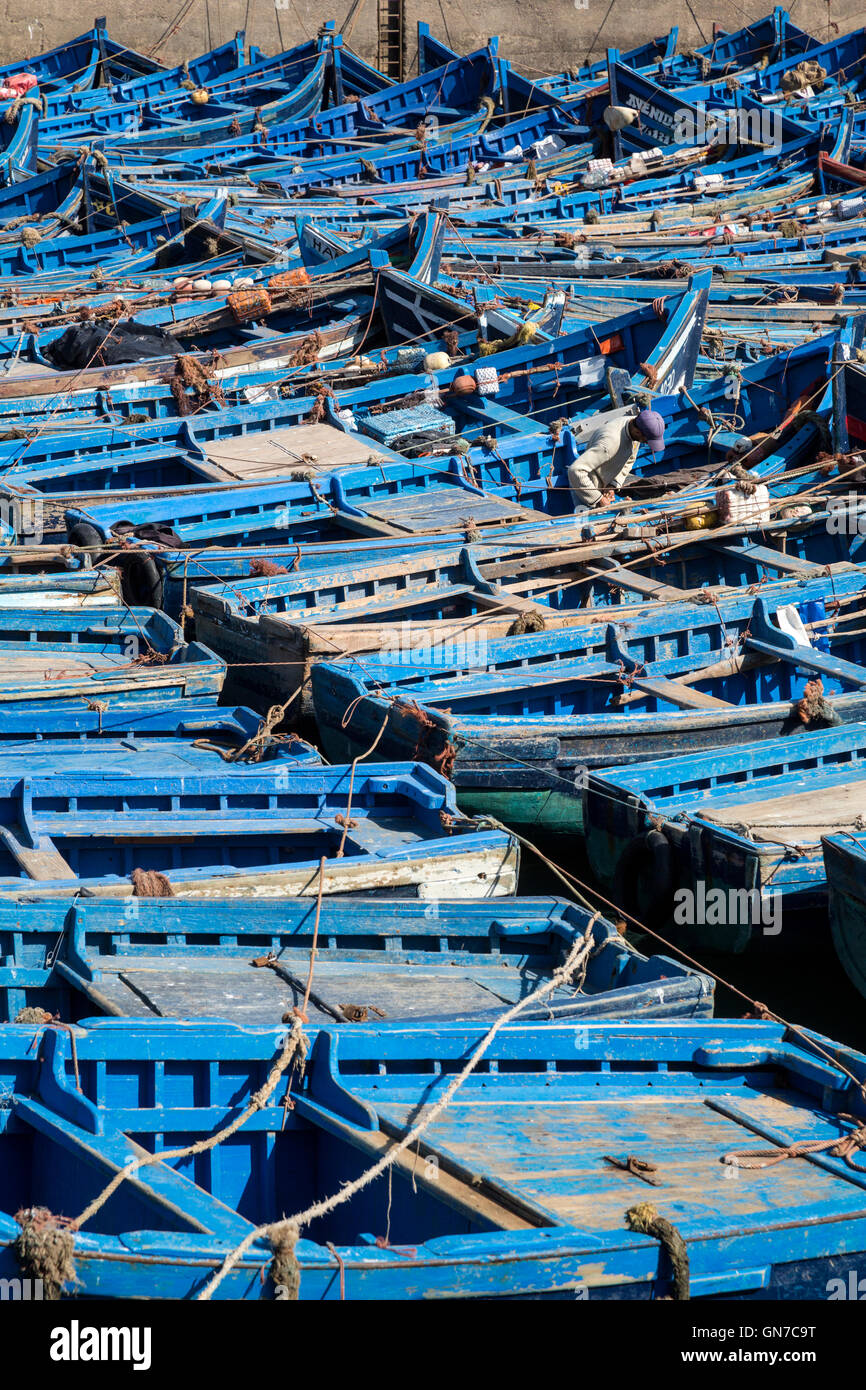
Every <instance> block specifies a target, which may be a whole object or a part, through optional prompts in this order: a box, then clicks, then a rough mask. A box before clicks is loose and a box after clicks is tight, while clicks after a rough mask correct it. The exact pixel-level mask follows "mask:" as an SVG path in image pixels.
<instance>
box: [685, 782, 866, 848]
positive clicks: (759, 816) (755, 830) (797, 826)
mask: <svg viewBox="0 0 866 1390" xmlns="http://www.w3.org/2000/svg"><path fill="white" fill-rule="evenodd" d="M748 792H749V789H748V787H747V786H744V787H742V789H741V796H740V797H739V799H738V801H737V804H736V805H735V806H718V807H717V806H714V805H713V802H712V800H709V801H708V802H706V803H704V805H702V806H701V808H700V809H701V815H702V816H703V817H705V818H706V819H707V820H711V821H713V822H714V824H716V825H726V826H732V827H733V826H741V825H748V827H749V830H750V832H751V834H752V835H753V836H754V838H755V839H758V840H773V841H778V840H783V841H785V840H796V841H802V840H808V841H810V842H811V843H817V842H818V840H819V839H820V838H821V836H822V835H826V834H827V832H828V830H829V829H831V828H835V829H843V828H845V827H846V826H847V827H848V828H850V829H853V828H854V822H855V821H856V820H857V818H858V817H859V816H863V815H866V781H863V780H860V779H858V780H856V781H853V780H852V781H850V782H840V783H837V784H836V785H835V786H831V787H813V788H803V789H802V790H801V791H795V792H791V793H790V794H789V795H788V796H777V797H765V798H763V799H761V800H757V801H749V800H748Z"/></svg>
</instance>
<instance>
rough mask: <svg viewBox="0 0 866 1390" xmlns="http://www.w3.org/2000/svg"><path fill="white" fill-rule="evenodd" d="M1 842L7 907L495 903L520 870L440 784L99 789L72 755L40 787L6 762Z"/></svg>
mask: <svg viewBox="0 0 866 1390" xmlns="http://www.w3.org/2000/svg"><path fill="white" fill-rule="evenodd" d="M0 838H2V841H3V845H2V857H0V896H4V897H7V898H13V899H15V900H16V901H18V900H23V899H26V898H29V897H30V896H31V895H32V893H33V892H34V891H37V892H38V894H39V895H40V896H43V895H47V896H50V897H61V898H67V899H68V898H73V897H77V896H79V895H80V894H82V893H83V894H84V895H85V896H87V897H92V896H97V897H107V898H124V897H154V896H156V897H166V896H176V897H194V898H207V899H211V898H242V899H246V898H267V897H309V896H313V897H315V896H316V895H317V894H318V893H319V892H320V891H321V892H322V893H325V894H328V895H331V894H333V893H341V894H345V893H354V894H363V893H374V894H375V893H387V894H389V895H391V896H393V895H394V894H395V893H397V892H401V891H402V893H403V894H405V895H406V896H408V897H413V896H415V897H420V898H425V899H427V900H435V899H438V898H441V897H447V896H450V897H475V898H480V897H498V896H500V895H506V896H510V895H512V894H513V893H514V892H515V889H516V880H517V866H518V853H517V846H516V843H515V842H514V841H513V840H512V839H511V837H510V836H509V835H508V834H506V833H502V832H499V831H490V830H477V829H476V828H475V824H474V822H473V821H471V820H467V819H466V818H465V817H464V816H462V815H461V814H460V813H459V812H458V810H457V807H456V804H455V800H454V789H453V787H452V786H451V784H450V783H449V782H447V781H446V780H445V778H444V777H442V776H440V774H438V773H437V772H434V771H433V769H432V768H429V767H425V766H423V765H420V764H419V765H418V766H413V765H412V764H407V763H401V764H394V763H364V764H363V766H362V767H359V768H358V769H357V770H356V769H354V768H349V767H327V768H322V767H310V766H306V765H305V766H300V767H291V768H287V766H286V764H285V763H284V762H282V761H280V760H276V761H274V762H272V761H267V762H259V763H254V764H252V765H250V766H245V767H244V768H243V769H242V770H241V775H238V772H237V770H234V771H233V770H232V769H231V768H229V767H228V766H227V764H226V763H225V762H224V760H223V759H220V766H219V767H214V768H210V769H209V770H208V771H207V772H205V771H201V770H199V771H196V772H195V773H190V772H182V773H179V772H174V773H166V774H164V775H159V776H153V775H148V773H147V772H146V771H144V770H142V771H141V772H139V773H137V774H136V773H133V772H130V771H128V770H126V769H125V770H124V771H123V772H116V773H110V772H109V773H106V774H103V773H101V772H97V771H95V770H89V769H83V768H81V766H80V759H79V758H78V757H77V755H76V749H75V748H74V747H73V746H72V745H70V746H69V748H68V750H66V751H64V749H63V748H58V751H57V753H56V756H55V757H54V759H53V763H52V767H51V770H50V772H45V773H39V772H36V773H34V774H32V775H31V769H30V768H29V766H28V762H27V757H26V754H25V755H22V756H19V755H17V753H16V752H15V750H14V749H13V750H12V751H11V752H10V754H9V755H8V757H6V756H4V753H3V750H2V747H0Z"/></svg>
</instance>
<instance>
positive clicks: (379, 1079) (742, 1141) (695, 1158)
mask: <svg viewBox="0 0 866 1390" xmlns="http://www.w3.org/2000/svg"><path fill="white" fill-rule="evenodd" d="M484 1036H485V1029H484V1027H483V1026H481V1027H479V1026H478V1025H475V1026H474V1027H473V1026H463V1027H461V1026H451V1027H447V1026H446V1027H443V1028H441V1029H437V1030H436V1032H435V1033H432V1034H431V1032H430V1030H429V1028H428V1027H425V1026H424V1025H416V1026H411V1025H403V1026H398V1027H394V1028H391V1029H389V1028H388V1027H387V1025H379V1026H376V1027H373V1026H370V1027H365V1028H354V1029H345V1028H341V1029H339V1030H336V1029H334V1030H330V1029H328V1030H323V1031H321V1032H320V1033H319V1034H318V1036H317V1038H316V1041H315V1043H314V1046H313V1049H312V1053H311V1056H310V1057H309V1059H308V1062H307V1066H306V1069H305V1070H304V1072H303V1074H300V1073H299V1070H298V1069H297V1068H296V1067H295V1068H293V1067H288V1068H287V1069H286V1070H285V1071H284V1072H283V1075H282V1076H281V1077H280V1078H279V1079H278V1081H277V1083H276V1086H275V1088H274V1089H273V1091H272V1093H271V1094H270V1096H269V1097H268V1099H267V1100H266V1101H265V1103H264V1105H263V1106H262V1107H261V1108H259V1109H258V1110H257V1111H256V1115H255V1118H254V1119H253V1120H251V1121H249V1122H248V1123H247V1124H246V1125H245V1126H244V1125H242V1126H241V1127H240V1129H236V1131H235V1133H234V1134H233V1136H232V1143H231V1146H230V1148H229V1147H224V1148H219V1147H218V1148H217V1153H218V1154H219V1156H220V1158H219V1161H217V1160H216V1159H214V1160H212V1161H210V1162H208V1163H207V1164H203V1165H201V1166H200V1167H196V1169H195V1174H194V1176H193V1175H192V1170H191V1169H190V1168H189V1167H188V1166H187V1164H186V1163H185V1161H184V1160H183V1159H180V1160H179V1159H177V1158H173V1159H171V1158H163V1159H159V1158H157V1159H156V1161H154V1162H150V1163H148V1165H147V1166H144V1167H138V1168H137V1169H135V1168H131V1169H130V1173H129V1176H128V1177H127V1179H126V1181H125V1182H123V1183H122V1185H121V1186H120V1187H119V1188H118V1189H117V1190H116V1191H115V1192H114V1193H113V1195H112V1196H111V1197H110V1204H109V1205H108V1206H103V1207H102V1208H101V1209H100V1210H99V1211H98V1212H97V1213H95V1214H91V1215H89V1219H87V1220H85V1221H84V1223H83V1225H81V1226H80V1228H79V1229H76V1230H75V1231H74V1233H70V1234H71V1235H72V1239H71V1242H69V1247H70V1248H69V1250H68V1254H69V1256H70V1259H71V1265H72V1268H74V1277H75V1280H76V1283H75V1285H74V1288H75V1292H76V1295H77V1296H78V1297H82V1296H84V1297H87V1296H99V1297H102V1298H105V1297H121V1296H126V1297H129V1296H135V1295H139V1296H145V1297H148V1298H153V1297H163V1298H195V1297H197V1296H198V1295H199V1294H200V1293H201V1292H202V1291H203V1290H204V1289H206V1288H208V1286H209V1285H210V1282H211V1280H212V1279H213V1277H214V1276H215V1275H216V1273H217V1271H218V1270H219V1269H220V1267H221V1266H222V1265H223V1262H224V1261H225V1259H226V1256H227V1254H228V1253H229V1252H230V1251H232V1250H234V1249H235V1248H236V1247H238V1246H239V1245H240V1244H241V1242H245V1244H246V1249H245V1251H244V1252H242V1253H241V1255H240V1257H239V1258H238V1259H237V1262H236V1263H234V1264H233V1265H232V1266H231V1268H229V1269H228V1271H227V1273H226V1274H225V1277H224V1278H223V1279H222V1281H221V1282H220V1283H219V1284H218V1285H217V1286H216V1288H215V1291H214V1296H216V1297H218V1298H246V1299H263V1298H264V1299H268V1298H274V1297H279V1298H286V1297H289V1298H293V1297H298V1298H302V1299H305V1300H307V1299H313V1300H316V1301H321V1300H322V1299H325V1298H332V1299H340V1298H341V1297H342V1298H345V1299H347V1300H356V1299H357V1300H360V1299H366V1300H370V1299H380V1300H381V1299H388V1300H404V1299H416V1298H426V1299H430V1298H436V1297H448V1298H453V1297H455V1296H462V1297H470V1296H471V1297H496V1296H500V1297H511V1298H514V1297H547V1298H568V1299H571V1300H573V1299H574V1298H575V1297H576V1296H586V1297H588V1298H590V1299H591V1300H595V1299H617V1300H618V1299H644V1300H652V1299H659V1298H670V1297H674V1298H676V1299H680V1300H681V1299H685V1298H687V1297H691V1298H692V1299H697V1298H707V1297H708V1298H712V1297H716V1298H718V1297H736V1298H738V1299H746V1298H748V1299H753V1300H760V1299H767V1298H770V1299H775V1298H786V1299H800V1298H811V1297H813V1296H814V1291H815V1288H816V1287H820V1288H821V1290H822V1292H823V1291H825V1290H826V1288H827V1286H828V1281H829V1280H833V1281H838V1282H839V1283H840V1284H841V1286H842V1287H843V1288H844V1287H846V1285H847V1279H848V1274H849V1272H851V1274H852V1277H854V1278H855V1279H856V1277H857V1271H858V1269H859V1268H861V1267H862V1260H863V1252H864V1246H866V1231H864V1219H863V1215H862V1199H861V1196H860V1191H861V1188H862V1177H861V1176H860V1169H859V1165H858V1164H857V1162H856V1160H854V1161H853V1162H852V1163H849V1164H846V1162H845V1159H844V1157H843V1156H842V1153H841V1152H840V1149H839V1146H840V1143H841V1142H842V1141H843V1140H845V1139H847V1137H848V1136H854V1139H853V1142H855V1143H856V1142H857V1136H858V1135H859V1134H860V1128H859V1126H860V1125H861V1121H862V1116H863V1113H864V1107H863V1098H862V1086H863V1080H864V1075H866V1059H864V1058H863V1057H862V1056H861V1055H860V1054H859V1053H856V1052H853V1051H851V1050H850V1049H847V1048H844V1047H842V1046H840V1045H838V1044H835V1043H832V1042H830V1041H829V1040H828V1039H826V1038H823V1037H821V1036H820V1035H816V1034H809V1033H806V1032H805V1031H803V1030H800V1029H798V1030H792V1029H786V1028H785V1027H784V1026H782V1025H781V1024H775V1023H756V1022H749V1023H745V1022H742V1021H741V1022H734V1023H730V1022H728V1023H724V1022H716V1021H707V1022H682V1023H659V1022H655V1023H633V1024H612V1023H586V1024H581V1026H580V1029H579V1030H578V1032H577V1033H576V1032H575V1026H574V1024H573V1023H570V1024H568V1025H556V1024H554V1025H549V1026H545V1025H541V1024H539V1025H532V1024H527V1025H523V1026H515V1027H513V1028H508V1029H505V1030H503V1031H502V1032H500V1033H499V1034H498V1036H496V1037H495V1038H494V1039H493V1040H492V1042H491V1043H490V1044H489V1046H488V1049H487V1051H486V1054H485V1056H484V1058H483V1059H482V1060H481V1061H480V1062H479V1063H477V1064H476V1065H475V1067H474V1070H471V1071H470V1073H469V1075H468V1076H467V1077H466V1079H465V1080H464V1081H463V1082H462V1084H461V1086H460V1088H459V1090H457V1092H456V1094H455V1096H454V1100H453V1102H452V1103H450V1104H449V1103H448V1098H449V1092H448V1090H447V1088H448V1087H449V1085H452V1086H453V1084H454V1080H455V1076H456V1073H458V1072H459V1071H460V1069H461V1068H462V1067H464V1066H466V1065H467V1059H470V1058H471V1059H472V1060H473V1061H474V1060H475V1059H474V1057H473V1053H474V1050H475V1049H477V1048H478V1046H479V1044H480V1043H481V1040H482V1039H483V1038H484ZM32 1039H33V1025H32V1024H30V1025H28V1026H27V1027H19V1028H4V1029H3V1032H2V1037H0V1058H2V1062H0V1065H2V1074H3V1087H4V1093H5V1094H6V1095H8V1096H9V1100H8V1103H7V1105H6V1106H5V1107H4V1109H3V1110H2V1112H0V1125H2V1130H0V1144H2V1146H3V1151H4V1152H6V1150H7V1149H8V1150H10V1151H12V1150H13V1146H14V1151H15V1152H20V1151H21V1149H22V1146H26V1151H27V1152H28V1154H29V1155H30V1156H31V1158H30V1162H29V1163H27V1164H26V1165H25V1166H24V1167H23V1168H22V1166H21V1165H20V1164H16V1165H14V1167H11V1166H7V1165H6V1164H3V1166H2V1170H0V1171H2V1172H3V1173H4V1174H6V1175H7V1177H6V1182H5V1184H4V1188H3V1191H4V1199H3V1202H2V1204H0V1206H2V1213H3V1214H2V1216H0V1223H2V1225H0V1232H2V1236H0V1239H2V1242H3V1244H2V1247H0V1248H2V1255H0V1273H2V1275H3V1276H4V1277H10V1276H16V1277H20V1276H21V1273H22V1270H21V1267H20V1265H19V1263H18V1260H17V1258H16V1254H15V1243H16V1241H17V1240H18V1237H19V1235H20V1233H21V1230H22V1223H23V1224H24V1225H25V1226H28V1227H29V1223H30V1222H31V1221H32V1219H33V1218H32V1216H31V1213H32V1211H33V1210H34V1209H37V1208H40V1209H44V1210H45V1211H47V1212H48V1213H49V1215H48V1217H43V1220H48V1221H49V1223H50V1222H51V1220H52V1216H51V1214H52V1213H54V1214H56V1215H57V1216H64V1217H66V1218H68V1219H72V1220H74V1219H75V1218H77V1217H79V1216H82V1215H83V1214H84V1212H85V1210H86V1209H88V1208H89V1204H90V1203H91V1202H92V1201H93V1199H94V1197H95V1196H96V1195H97V1194H99V1193H100V1192H102V1190H103V1188H104V1186H105V1185H107V1183H108V1181H109V1179H110V1178H112V1177H113V1176H114V1174H115V1173H117V1172H118V1171H119V1170H121V1169H122V1168H123V1166H124V1164H127V1165H128V1164H129V1161H130V1160H131V1159H132V1160H135V1159H139V1160H140V1159H141V1157H143V1156H145V1155H147V1156H149V1155H150V1154H151V1152H152V1151H154V1150H155V1151H156V1152H157V1153H159V1151H160V1150H173V1149H180V1150H181V1152H183V1151H184V1150H185V1149H186V1148H187V1147H188V1146H189V1144H190V1143H191V1142H193V1141H195V1140H198V1139H205V1138H210V1137H211V1136H215V1135H216V1136H217V1137H218V1134H219V1131H221V1130H222V1129H224V1128H225V1127H226V1125H227V1124H229V1123H231V1122H234V1121H236V1120H239V1119H241V1118H242V1117H243V1115H244V1111H245V1108H246V1107H248V1106H249V1103H250V1100H251V1098H252V1096H253V1093H254V1092H255V1091H256V1090H257V1088H259V1087H260V1086H261V1085H262V1083H263V1081H264V1078H265V1076H266V1074H267V1072H268V1069H269V1068H270V1067H271V1066H272V1065H273V1064H274V1061H275V1059H276V1058H278V1057H279V1056H280V1055H281V1050H282V1049H281V1043H280V1040H279V1038H278V1039H277V1046H276V1048H275V1039H274V1030H273V1029H272V1028H270V1029H266V1030H253V1029H243V1028H238V1027H236V1026H227V1025H225V1024H222V1023H217V1024H207V1023H205V1022H203V1021H202V1020H196V1021H195V1022H194V1023H192V1024H190V1025H186V1026H185V1025H183V1024H177V1023H171V1022H165V1021H161V1020H153V1021H150V1022H148V1023H147V1024H146V1025H144V1026H142V1027H139V1028H135V1027H133V1026H131V1025H130V1024H128V1023H125V1022H123V1023H117V1022H116V1021H113V1020H107V1021H104V1022H97V1023H93V1024H88V1026H87V1027H86V1028H79V1029H76V1030H74V1041H75V1053H74V1054H73V1037H72V1035H71V1034H70V1032H69V1031H67V1030H65V1029H61V1028H56V1027H46V1028H44V1029H43V1030H42V1031H41V1040H40V1047H39V1048H38V1049H37V1048H34V1047H33V1045H32ZM576 1039H577V1040H579V1046H578V1047H576V1046H575V1043H576ZM76 1070H77V1074H78V1077H79V1080H78V1088H77V1087H76V1076H75V1071H76ZM539 1072H541V1073H542V1074H541V1075H539ZM289 1087H291V1105H288V1104H287V1103H286V1098H287V1094H288V1088H289ZM79 1088H80V1089H79ZM437 1101H444V1102H445V1106H444V1109H440V1110H439V1111H436V1110H434V1109H433V1106H434V1104H435V1103H436V1102H437ZM660 1101H661V1102H662V1103H660ZM504 1114H505V1115H506V1116H507V1117H508V1118H507V1119H503V1115H504ZM518 1114H519V1117H520V1122H519V1123H517V1122H516V1120H515V1121H514V1122H509V1121H510V1117H511V1116H517V1115H518ZM413 1126H423V1127H422V1128H420V1129H419V1133H418V1139H417V1145H416V1141H415V1140H414V1139H413V1140H411V1141H410V1142H411V1144H412V1149H411V1150H409V1151H407V1152H402V1151H399V1150H398V1151H397V1152H396V1153H394V1155H393V1157H392V1158H391V1160H390V1166H391V1172H390V1173H389V1172H388V1171H384V1170H383V1171H382V1172H380V1173H379V1175H378V1176H377V1178H376V1179H374V1180H373V1181H372V1182H371V1183H368V1185H367V1186H366V1187H364V1188H362V1189H354V1188H353V1189H349V1191H346V1188H345V1184H346V1183H348V1182H354V1181H355V1180H357V1179H359V1178H360V1177H361V1176H362V1174H364V1173H366V1172H367V1170H369V1169H371V1168H372V1167H373V1165H374V1164H376V1163H377V1161H378V1160H380V1159H382V1158H383V1157H384V1156H385V1155H386V1154H388V1152H389V1150H392V1149H393V1148H394V1146H395V1143H397V1142H398V1141H400V1140H402V1139H404V1138H405V1137H406V1136H409V1135H411V1134H413V1133H414V1128H413ZM263 1138H266V1139H267V1143H266V1144H265V1143H264V1142H263ZM800 1141H808V1142H809V1144H810V1148H809V1151H808V1152H806V1153H805V1154H803V1155H801V1156H797V1157H791V1156H790V1153H789V1152H786V1150H787V1148H788V1146H789V1145H791V1144H792V1143H795V1142H800ZM768 1146H769V1149H770V1153H771V1156H775V1155H774V1153H773V1151H774V1150H778V1152H779V1156H780V1158H781V1159H782V1160H783V1161H781V1162H778V1163H774V1164H773V1165H772V1166H771V1167H769V1168H768V1167H766V1166H761V1165H760V1162H758V1163H755V1164H754V1166H747V1161H746V1160H745V1159H743V1160H742V1162H741V1161H740V1156H742V1155H744V1154H746V1153H748V1152H750V1151H754V1150H755V1149H759V1150H762V1151H764V1152H765V1153H766V1150H767V1147H768ZM629 1154H634V1155H635V1156H636V1159H637V1160H638V1161H637V1162H634V1161H630V1160H629V1158H628V1155H629ZM61 1155H62V1161H61ZM227 1156H231V1158H232V1161H231V1162H229V1161H227ZM564 1165H565V1166H566V1167H567V1169H568V1172H567V1174H566V1176H563V1166H564ZM733 1165H738V1166H739V1167H740V1172H739V1175H738V1180H737V1181H735V1182H725V1181H724V1173H725V1169H726V1167H728V1166H733ZM636 1170H637V1171H636ZM268 1175H269V1176H268ZM13 1176H14V1179H15V1181H14V1183H13V1181H12V1179H13ZM647 1177H649V1178H651V1179H652V1183H653V1190H652V1191H651V1192H648V1191H647V1186H648V1184H647V1181H646V1178H647ZM341 1188H342V1201H341V1202H340V1203H339V1204H335V1205H334V1206H333V1207H332V1208H330V1209H326V1211H325V1213H324V1214H323V1216H321V1217H320V1218H319V1219H318V1220H316V1221H315V1222H313V1223H311V1224H309V1225H306V1224H302V1226H301V1230H300V1233H299V1238H298V1239H297V1242H295V1239H292V1240H291V1243H290V1246H289V1247H288V1249H289V1250H290V1252H291V1253H290V1254H287V1253H286V1247H285V1246H284V1245H283V1244H282V1242H281V1239H280V1237H281V1233H282V1232H283V1231H285V1230H286V1229H289V1230H290V1232H292V1233H293V1231H294V1228H292V1227H291V1225H287V1222H286V1220H285V1218H291V1217H292V1216H294V1215H298V1216H302V1215H303V1214H304V1213H305V1212H306V1210H307V1209H308V1208H309V1207H310V1206H311V1205H312V1204H313V1203H315V1202H317V1201H320V1200H325V1199H328V1198H331V1197H335V1196H336V1194H337V1193H338V1192H340V1191H341ZM650 1199H651V1206H650V1211H649V1212H647V1210H646V1208H647V1206H648V1205H650ZM641 1211H643V1214H644V1220H643V1222H641V1220H640V1213H641ZM16 1212H17V1213H18V1215H19V1220H18V1221H16V1219H15V1214H16ZM792 1212H796V1221H794V1220H792ZM629 1213H630V1215H629ZM655 1214H658V1215H659V1216H664V1217H665V1218H666V1219H667V1220H668V1221H670V1222H672V1224H673V1226H674V1229H675V1232H676V1235H677V1236H678V1237H679V1239H680V1242H681V1244H678V1246H677V1250H678V1254H677V1257H676V1262H675V1263H673V1262H672V1260H671V1258H670V1256H669V1254H668V1253H667V1251H666V1249H665V1248H664V1246H663V1245H662V1244H661V1243H660V1240H659V1238H658V1236H657V1235H655V1234H653V1232H654V1230H655V1229H657V1228H655V1227H654V1226H653V1225H652V1224H650V1225H649V1229H647V1223H648V1222H649V1223H651V1222H652V1219H653V1216H654V1215H655ZM269 1222H282V1225H278V1226H276V1227H275V1229H274V1231H273V1233H272V1235H271V1238H270V1239H269V1238H268V1236H264V1237H259V1238H258V1239H256V1238H254V1237H255V1236H256V1226H257V1224H261V1223H269ZM49 1229H51V1227H50V1225H49ZM24 1273H32V1271H31V1270H30V1269H29V1267H28V1266H26V1265H25V1270H24ZM58 1282H61V1281H59V1280H58ZM64 1282H65V1281H64ZM277 1286H279V1287H277ZM71 1288H72V1284H71V1281H70V1283H69V1290H71ZM69 1290H67V1291H69ZM584 1291H585V1293H584Z"/></svg>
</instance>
